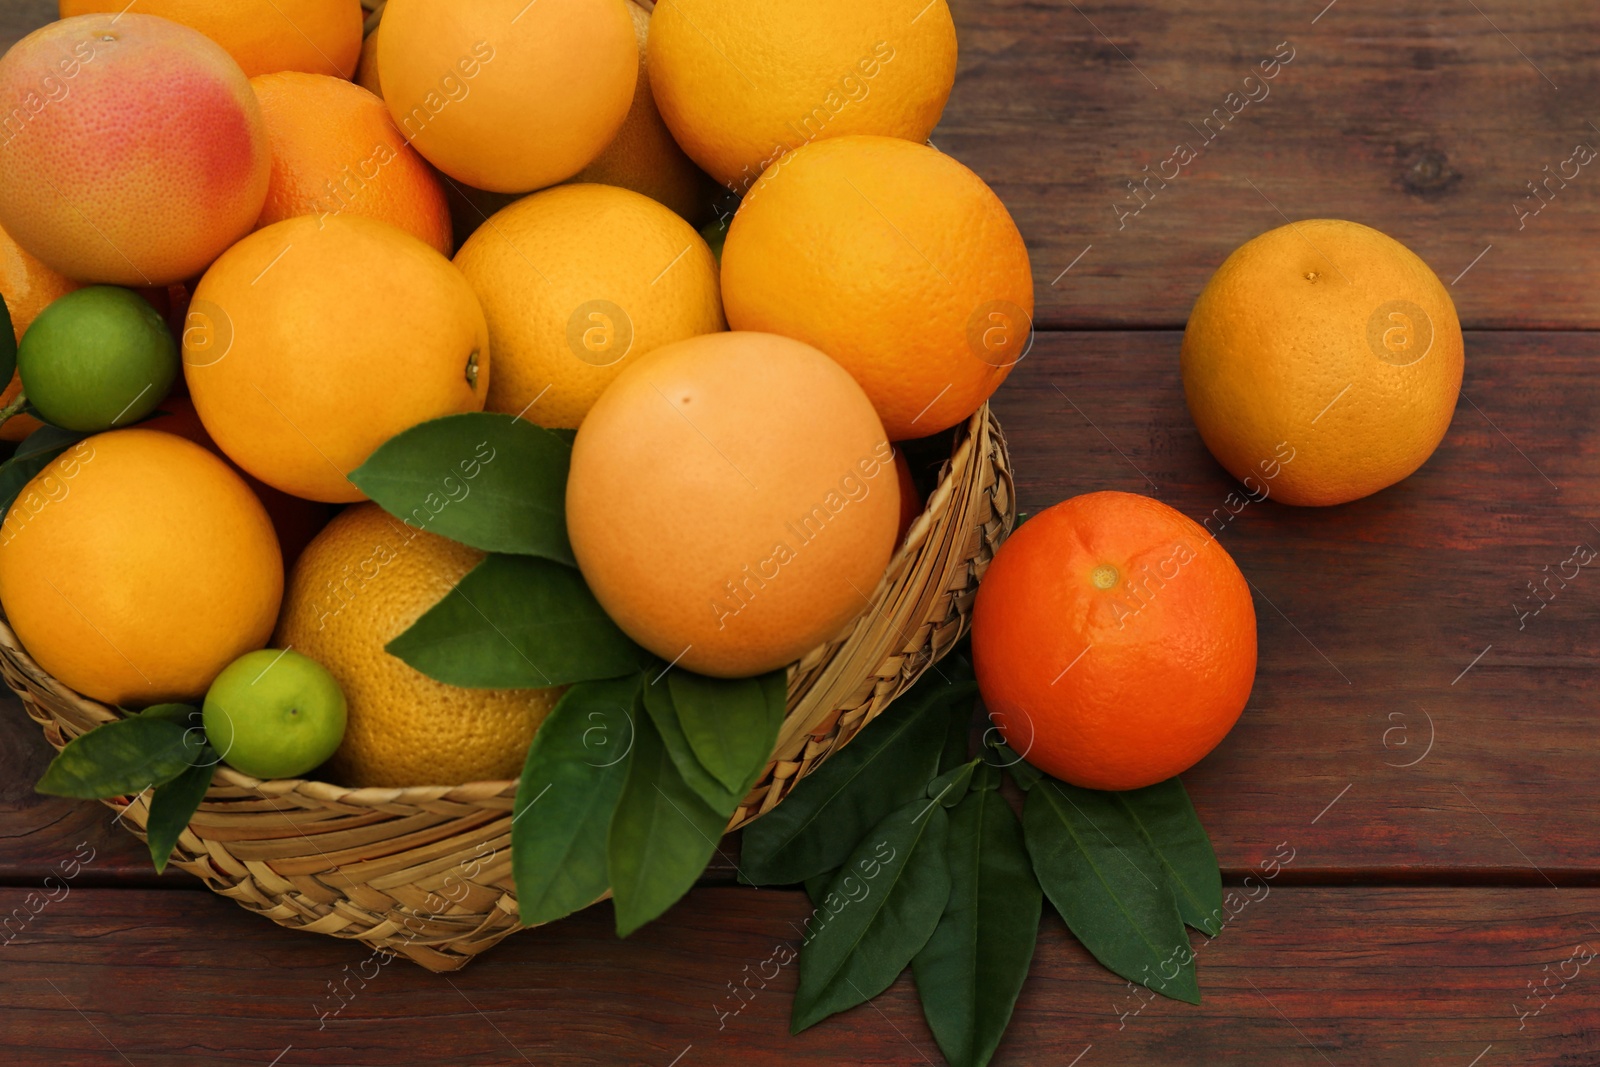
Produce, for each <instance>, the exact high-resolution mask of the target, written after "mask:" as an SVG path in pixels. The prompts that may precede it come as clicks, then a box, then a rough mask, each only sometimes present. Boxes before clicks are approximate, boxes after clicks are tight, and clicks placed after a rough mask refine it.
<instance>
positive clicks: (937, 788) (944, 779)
mask: <svg viewBox="0 0 1600 1067" xmlns="http://www.w3.org/2000/svg"><path fill="white" fill-rule="evenodd" d="M982 762H983V761H982V760H976V759H975V760H971V761H969V762H967V763H963V764H961V765H959V766H957V767H953V768H952V769H950V770H948V771H945V772H944V773H943V774H941V775H940V776H939V777H937V778H935V779H934V780H933V781H931V782H929V783H928V794H927V795H928V798H929V799H931V800H937V801H938V802H939V803H941V804H943V805H944V806H945V807H947V808H953V807H955V806H956V805H957V804H959V803H961V798H962V797H964V796H966V795H967V784H968V783H969V782H971V781H972V772H973V771H975V770H977V769H978V764H980V763H982Z"/></svg>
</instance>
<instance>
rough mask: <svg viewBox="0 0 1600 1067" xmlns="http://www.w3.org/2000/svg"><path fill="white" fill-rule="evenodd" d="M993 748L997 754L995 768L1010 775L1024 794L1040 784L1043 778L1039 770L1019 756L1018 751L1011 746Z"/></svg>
mask: <svg viewBox="0 0 1600 1067" xmlns="http://www.w3.org/2000/svg"><path fill="white" fill-rule="evenodd" d="M993 748H994V752H995V762H994V764H993V766H995V767H998V768H1000V769H1002V770H1004V771H1006V772H1007V773H1008V774H1010V775H1011V778H1012V780H1013V781H1015V782H1016V783H1017V785H1018V786H1020V787H1021V788H1022V790H1023V791H1024V792H1026V791H1027V790H1029V789H1032V788H1033V787H1034V786H1035V785H1036V784H1038V782H1039V779H1040V778H1042V777H1043V775H1042V774H1040V772H1039V770H1038V768H1036V767H1034V765H1033V764H1031V763H1029V762H1028V761H1027V760H1025V759H1023V758H1022V757H1021V756H1019V755H1017V753H1016V750H1015V749H1013V748H1012V747H1011V746H1010V745H1006V744H996V745H994V746H993Z"/></svg>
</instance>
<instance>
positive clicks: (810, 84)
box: [650, 0, 956, 194]
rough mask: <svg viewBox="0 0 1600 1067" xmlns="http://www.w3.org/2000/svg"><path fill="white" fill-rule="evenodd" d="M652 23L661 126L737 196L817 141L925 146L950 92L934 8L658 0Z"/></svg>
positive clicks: (899, 0)
mask: <svg viewBox="0 0 1600 1067" xmlns="http://www.w3.org/2000/svg"><path fill="white" fill-rule="evenodd" d="M653 21H654V25H653V28H652V31H651V42H650V48H651V61H650V84H651V87H652V88H653V89H654V91H655V99H656V104H657V106H658V107H660V109H661V116H662V118H664V119H666V122H667V125H668V126H669V127H671V129H672V132H673V134H674V135H675V136H676V137H677V139H678V143H679V144H681V145H683V147H684V150H685V151H686V152H688V153H689V156H690V157H691V158H692V159H693V160H694V161H695V162H696V163H698V164H700V165H701V166H702V167H704V168H705V169H706V170H707V171H709V172H710V174H711V176H712V177H713V178H716V179H717V181H719V182H722V183H723V184H724V185H726V186H728V187H729V188H730V189H733V190H734V191H735V192H737V193H740V194H743V193H744V192H745V190H747V189H749V188H750V186H751V185H752V184H754V182H755V181H756V179H757V178H759V177H760V176H761V172H762V171H764V170H765V169H766V168H767V167H769V166H771V165H772V164H773V163H775V162H777V161H778V158H779V157H780V156H782V155H783V154H784V153H785V152H788V151H791V150H792V149H795V148H799V147H800V146H801V145H804V144H808V143H810V142H812V141H815V140H819V139H821V138H826V137H839V136H842V135H845V134H852V133H869V134H881V135H883V136H886V137H904V138H906V139H908V140H912V141H924V140H926V139H927V137H928V134H930V133H931V132H933V128H934V126H936V125H938V122H939V115H940V113H941V112H943V110H944V104H945V101H946V100H947V99H948V98H949V96H950V89H951V86H953V85H954V84H955V76H956V30H955V24H954V23H953V22H952V21H951V19H950V8H949V7H948V6H947V5H946V3H945V0H764V2H762V3H759V4H752V3H750V2H748V0H662V2H661V3H658V4H657V5H656V11H655V17H654V20H653Z"/></svg>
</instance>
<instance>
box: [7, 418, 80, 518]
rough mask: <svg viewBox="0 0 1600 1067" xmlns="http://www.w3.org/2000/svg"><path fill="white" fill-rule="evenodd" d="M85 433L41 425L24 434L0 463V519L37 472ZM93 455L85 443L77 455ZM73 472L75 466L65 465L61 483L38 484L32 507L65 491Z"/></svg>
mask: <svg viewBox="0 0 1600 1067" xmlns="http://www.w3.org/2000/svg"><path fill="white" fill-rule="evenodd" d="M87 436H88V435H87V434H82V433H79V432H78V431H76V430H63V429H60V428H58V427H55V426H41V427H39V428H38V429H37V430H35V431H33V432H32V433H30V434H29V435H28V436H27V437H25V438H24V439H23V440H22V442H21V443H20V444H18V445H17V450H16V451H15V452H13V453H12V454H11V458H10V459H8V460H6V461H5V462H4V463H0V519H3V518H5V515H6V512H8V511H10V510H11V505H12V504H13V503H14V502H15V501H16V499H17V497H18V496H19V495H21V493H22V490H23V489H24V488H25V487H26V486H27V484H28V483H29V482H31V481H33V479H34V477H35V476H36V475H38V473H39V472H40V471H42V470H44V469H45V468H46V467H48V466H50V464H51V463H53V462H54V461H55V459H56V457H57V456H59V455H61V453H63V452H65V451H66V450H67V449H69V448H71V447H73V446H74V445H76V444H77V443H78V442H79V441H81V440H83V439H84V438H85V437H87ZM93 455H94V446H93V445H85V446H84V447H83V449H80V450H79V455H78V458H79V459H81V460H87V459H89V458H91V457H93ZM74 473H76V468H75V467H72V466H68V467H67V468H66V469H64V470H63V471H62V476H61V479H60V481H61V483H62V484H60V485H56V484H42V485H39V486H38V487H37V489H38V494H37V495H38V501H37V502H35V503H34V504H33V506H34V507H35V508H39V507H43V506H44V505H45V504H46V503H47V502H48V501H50V500H51V499H52V498H54V497H58V496H61V495H64V494H65V493H67V492H68V491H69V487H70V482H71V477H72V475H73V474H74Z"/></svg>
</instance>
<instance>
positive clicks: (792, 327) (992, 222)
mask: <svg viewBox="0 0 1600 1067" xmlns="http://www.w3.org/2000/svg"><path fill="white" fill-rule="evenodd" d="M722 299H723V303H724V306H725V308H726V310H727V314H728V325H729V326H730V327H732V328H733V329H735V330H765V331H767V332H769V333H781V334H784V335H785V336H788V337H794V338H798V339H799V340H802V341H805V342H806V343H807V344H810V345H815V346H816V347H817V348H820V349H822V350H823V351H824V352H826V353H828V355H830V356H832V357H833V358H834V359H836V360H838V361H839V362H840V363H841V364H843V365H844V368H845V369H846V370H848V371H849V372H850V373H851V374H852V375H854V376H855V379H856V381H858V382H860V383H861V387H862V388H863V389H865V390H866V391H867V396H869V397H871V398H872V403H873V406H874V407H876V408H877V409H878V416H879V417H880V418H881V419H883V425H884V427H885V429H887V430H888V431H889V437H890V439H891V440H894V441H900V440H905V439H907V438H911V437H925V436H927V435H928V434H932V433H937V432H938V431H940V430H943V429H945V428H946V427H949V426H953V425H955V424H956V423H958V422H961V421H962V420H963V419H965V418H967V416H969V415H971V414H972V413H973V412H974V411H976V410H977V409H978V407H979V406H980V405H981V404H982V403H983V402H984V401H985V400H987V399H988V398H989V394H990V393H993V392H994V391H995V389H997V388H998V387H999V385H1000V383H1001V382H1002V381H1004V380H1005V377H1006V375H1007V374H1009V373H1010V372H1011V368H1012V366H1013V365H1015V364H1016V362H1017V361H1018V360H1020V359H1021V358H1022V357H1023V356H1024V355H1025V354H1026V352H1027V346H1028V341H1029V337H1030V332H1031V328H1032V316H1033V276H1032V273H1031V272H1030V269H1029V265H1028V249H1027V247H1026V246H1025V245H1024V244H1023V243H1022V235H1021V234H1020V233H1018V232H1017V227H1016V224H1015V223H1013V222H1012V221H1011V216H1010V215H1009V214H1007V213H1006V209H1005V205H1004V204H1002V203H1001V202H1000V198H999V197H997V196H995V195H994V192H993V191H992V190H990V188H989V187H988V186H987V185H985V184H984V183H983V179H981V178H979V177H978V176H977V175H976V174H974V173H972V171H970V170H968V169H967V168H966V167H964V166H962V165H961V164H960V163H957V162H956V161H955V160H954V159H952V158H951V157H949V156H946V155H943V154H941V153H939V152H938V151H936V150H934V149H932V148H929V147H927V146H926V145H919V144H912V143H911V142H910V141H900V140H896V139H894V138H892V137H865V136H862V137H838V138H833V139H831V140H826V141H817V142H815V143H813V144H809V145H806V146H805V147H804V148H801V149H799V150H798V151H796V152H794V153H793V154H791V155H789V156H786V157H784V159H783V160H782V161H781V162H779V163H777V164H775V165H774V166H773V167H772V168H771V169H769V170H768V171H767V173H766V174H764V175H763V176H762V178H761V181H760V182H759V183H758V184H757V185H756V187H755V188H754V189H752V190H751V191H750V195H749V196H747V197H746V198H745V201H744V204H743V205H742V206H741V207H740V208H739V213H738V214H737V215H735V216H734V219H733V225H732V226H731V227H730V228H729V230H728V238H727V242H726V243H725V244H724V245H723V248H722Z"/></svg>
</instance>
